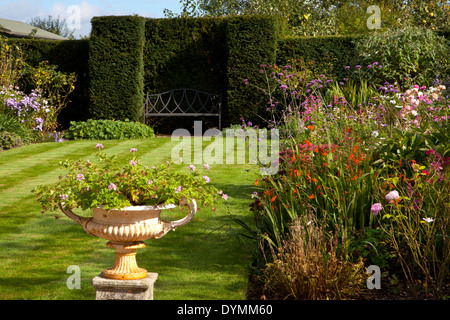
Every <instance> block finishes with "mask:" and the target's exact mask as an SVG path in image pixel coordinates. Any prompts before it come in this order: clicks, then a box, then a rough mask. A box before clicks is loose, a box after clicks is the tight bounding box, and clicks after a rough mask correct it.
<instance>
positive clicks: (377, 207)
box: [370, 203, 383, 216]
mask: <svg viewBox="0 0 450 320" xmlns="http://www.w3.org/2000/svg"><path fill="white" fill-rule="evenodd" d="M382 209H383V206H382V205H381V203H374V204H373V205H372V207H371V208H370V211H372V213H373V215H374V216H376V215H377V214H378V212H380V211H381V210H382Z"/></svg>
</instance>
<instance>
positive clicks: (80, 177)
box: [77, 173, 84, 181]
mask: <svg viewBox="0 0 450 320" xmlns="http://www.w3.org/2000/svg"><path fill="white" fill-rule="evenodd" d="M77 180H78V181H81V180H84V175H83V174H82V173H79V174H77Z"/></svg>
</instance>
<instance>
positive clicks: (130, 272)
mask: <svg viewBox="0 0 450 320" xmlns="http://www.w3.org/2000/svg"><path fill="white" fill-rule="evenodd" d="M106 245H107V246H108V247H110V248H114V249H116V260H115V262H114V266H113V267H112V268H108V269H105V270H103V273H102V276H103V277H104V278H108V279H115V280H137V279H143V278H145V277H146V276H147V270H145V269H143V268H139V267H138V265H137V263H136V249H141V248H144V247H145V243H144V242H142V241H137V242H134V243H117V242H112V241H108V242H107V243H106Z"/></svg>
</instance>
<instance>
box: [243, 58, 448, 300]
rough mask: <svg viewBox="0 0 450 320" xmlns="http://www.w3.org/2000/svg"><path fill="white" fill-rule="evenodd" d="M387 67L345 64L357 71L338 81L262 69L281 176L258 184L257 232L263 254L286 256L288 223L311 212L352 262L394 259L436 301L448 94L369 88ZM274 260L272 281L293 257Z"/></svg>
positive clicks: (442, 250) (442, 260) (444, 218)
mask: <svg viewBox="0 0 450 320" xmlns="http://www.w3.org/2000/svg"><path fill="white" fill-rule="evenodd" d="M383 68H384V66H382V65H381V64H380V63H378V62H373V63H370V64H363V65H356V66H354V67H353V69H352V67H350V66H348V67H347V68H346V69H347V70H348V71H349V72H353V75H352V76H350V75H349V76H348V77H349V78H351V79H349V78H344V79H342V81H334V80H331V79H328V78H327V77H326V76H325V75H320V76H319V77H318V78H316V79H313V80H306V81H305V80H304V79H303V78H302V77H295V76H290V74H289V73H287V74H286V73H283V74H282V75H280V74H272V78H271V77H270V76H268V75H270V74H269V73H266V72H265V69H262V71H263V72H261V73H262V74H264V75H265V76H266V81H267V82H268V86H267V88H265V89H262V90H263V93H264V94H265V95H266V97H267V98H268V108H267V109H268V110H267V111H268V114H269V115H270V117H273V116H274V115H277V117H273V118H272V119H274V120H272V121H271V122H270V125H271V126H272V127H276V128H277V129H280V134H281V138H282V141H281V143H282V150H281V152H280V162H279V163H280V171H279V172H278V174H276V175H273V176H264V177H263V176H261V177H260V178H258V179H257V180H256V181H255V185H256V186H257V187H258V188H260V190H259V191H257V192H255V193H254V194H253V198H254V199H255V200H254V203H253V204H252V211H254V213H255V217H256V228H257V234H259V235H260V237H261V239H263V240H264V241H263V243H264V244H268V246H266V245H264V246H261V248H263V250H269V249H270V250H275V249H274V248H281V249H277V250H281V251H278V252H279V253H280V254H284V253H283V252H282V250H283V248H284V247H283V246H284V245H285V241H286V239H289V238H290V237H295V236H296V235H293V234H291V232H294V231H293V229H292V228H289V226H290V224H291V223H292V222H293V221H295V220H296V219H297V218H299V217H303V216H306V215H308V214H310V213H312V214H314V216H315V217H316V218H317V219H318V221H320V223H321V226H323V227H324V228H325V229H326V230H329V231H330V232H334V231H336V230H339V235H340V237H341V238H340V246H341V247H340V248H341V250H343V251H344V252H347V253H348V256H347V258H348V259H352V260H353V259H358V258H359V257H361V256H364V258H365V259H367V263H371V262H374V261H375V263H382V264H383V266H384V267H386V268H388V267H390V264H391V262H392V261H393V260H390V259H393V258H395V257H397V260H398V259H400V260H399V261H397V262H398V264H397V265H399V266H400V265H401V266H403V267H404V269H405V275H406V277H408V278H409V279H411V280H412V282H415V280H416V279H419V278H420V279H421V280H422V281H425V283H426V284H427V285H428V287H429V288H431V287H432V286H434V287H433V288H434V292H435V294H436V296H438V293H436V292H437V291H439V290H440V288H441V285H442V283H443V282H442V281H444V280H442V279H445V277H446V276H447V275H448V262H449V261H448V256H449V252H450V248H449V246H450V241H448V239H450V238H449V234H448V230H449V225H450V218H449V212H450V208H449V206H448V204H449V203H450V201H449V198H448V194H450V192H449V191H450V190H449V184H448V169H447V166H448V162H449V156H450V148H449V146H448V139H449V134H450V132H449V126H448V120H449V111H450V104H449V103H448V96H446V95H447V94H448V93H447V91H446V90H447V89H446V86H444V85H443V84H442V83H439V82H435V83H434V84H433V85H432V86H430V87H427V86H419V85H413V86H410V87H406V89H402V87H401V86H399V85H397V83H393V84H390V83H389V82H383V83H382V84H380V85H375V84H376V82H374V79H376V78H377V77H378V76H379V75H380V71H381V70H383ZM287 70H288V68H286V67H285V71H287ZM352 70H353V71H352ZM305 74H306V73H305ZM366 78H369V79H370V81H371V84H369V82H368V81H367V80H366ZM430 226H433V229H430ZM380 228H381V229H380ZM295 232H296V231H295ZM350 239H352V241H350ZM367 239H368V240H367ZM369 241H370V245H371V246H370V248H372V249H373V250H372V249H371V250H368V249H367V246H368V244H369ZM377 245H382V246H383V248H378V247H377ZM267 252H268V251H266V252H265V253H264V255H265V256H266V257H267V256H268V255H267ZM446 257H447V258H446ZM273 259H274V263H273V264H270V265H268V266H267V270H268V272H269V274H266V276H267V278H268V281H273V277H271V276H270V272H275V271H276V272H279V271H282V270H287V269H277V268H278V267H281V266H283V268H284V265H283V263H284V262H285V261H290V260H289V259H290V257H283V259H281V258H278V256H276V255H275V256H274V258H273ZM418 259H422V262H421V263H416V260H418ZM388 260H389V263H388ZM412 264H415V265H416V266H417V267H414V268H413V267H411V265H412ZM286 267H287V266H286ZM304 267H305V268H306V267H307V266H304ZM445 270H447V271H445ZM283 272H284V271H283ZM280 276H282V274H280ZM426 279H427V280H426ZM433 279H434V280H433ZM436 279H439V280H436ZM291 289H292V290H293V288H291Z"/></svg>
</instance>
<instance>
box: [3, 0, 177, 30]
mask: <svg viewBox="0 0 450 320" xmlns="http://www.w3.org/2000/svg"><path fill="white" fill-rule="evenodd" d="M180 7H181V4H180V0H146V1H144V0H125V1H124V0H59V1H57V0H56V1H55V0H0V18H3V19H8V20H16V21H22V22H25V23H29V22H30V20H31V19H32V18H35V17H41V18H47V17H48V16H49V15H51V16H52V17H55V18H56V17H58V16H59V17H60V19H65V20H66V23H67V25H68V27H69V28H70V29H71V30H73V31H74V35H75V37H76V38H80V37H82V36H86V35H89V33H90V31H91V22H90V21H91V19H92V17H94V16H105V15H132V14H138V15H140V16H142V17H148V18H163V17H164V13H163V10H164V9H169V10H171V11H173V12H174V13H179V12H180V11H181V10H180Z"/></svg>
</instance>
